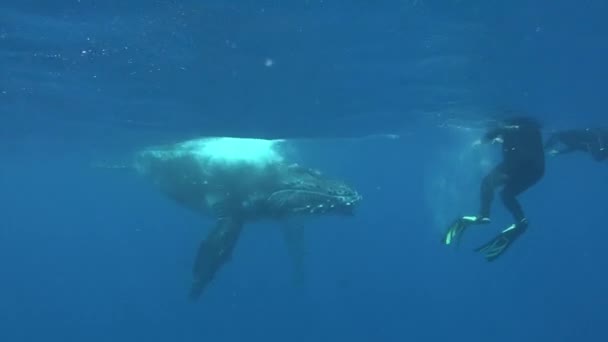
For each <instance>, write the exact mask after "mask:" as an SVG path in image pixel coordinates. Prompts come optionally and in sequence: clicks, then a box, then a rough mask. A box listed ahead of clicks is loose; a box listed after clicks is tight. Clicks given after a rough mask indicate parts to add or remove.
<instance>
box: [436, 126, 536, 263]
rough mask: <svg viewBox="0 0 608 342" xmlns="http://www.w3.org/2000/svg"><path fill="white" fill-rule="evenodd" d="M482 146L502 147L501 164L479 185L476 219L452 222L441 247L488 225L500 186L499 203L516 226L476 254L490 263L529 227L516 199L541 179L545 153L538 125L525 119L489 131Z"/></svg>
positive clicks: (466, 217) (509, 228) (467, 217)
mask: <svg viewBox="0 0 608 342" xmlns="http://www.w3.org/2000/svg"><path fill="white" fill-rule="evenodd" d="M481 142H482V143H497V142H498V143H502V145H503V146H502V154H503V161H502V162H501V163H500V164H499V165H498V166H496V167H495V168H494V169H493V170H492V171H491V172H490V173H489V174H488V175H487V176H486V177H484V179H483V181H482V184H481V208H480V212H479V216H463V217H460V218H458V219H457V220H455V222H454V223H453V224H452V225H451V226H450V227H449V229H448V232H447V234H446V235H445V237H444V240H443V243H445V244H446V245H449V244H452V243H453V242H454V241H455V240H458V238H459V237H460V235H461V234H462V233H463V232H464V230H465V228H467V227H468V226H470V225H472V224H487V223H489V222H490V207H491V204H492V200H493V198H494V191H495V190H496V188H498V187H501V186H502V187H503V188H502V191H501V197H502V201H503V203H504V205H505V207H506V208H507V209H508V210H509V212H510V213H511V215H512V216H513V218H514V219H515V224H513V225H511V226H509V227H508V228H507V229H505V230H504V231H502V232H501V233H500V234H499V235H498V236H496V237H495V238H494V239H493V240H491V241H490V242H488V243H486V244H485V245H483V246H481V247H479V248H477V249H476V250H475V251H477V252H481V253H483V254H484V256H485V258H486V260H488V261H493V260H495V259H496V258H497V257H499V256H500V255H501V254H502V253H503V252H504V251H505V250H506V249H507V247H509V245H510V244H511V243H512V242H513V241H514V240H515V239H516V238H517V237H519V235H521V233H523V232H524V231H525V230H526V228H527V227H528V220H527V218H526V216H525V214H524V211H523V209H522V207H521V205H520V204H519V202H518V200H517V196H518V195H520V194H521V193H523V192H524V191H526V190H527V189H529V188H530V187H532V186H533V185H534V184H536V183H537V182H538V181H539V180H540V179H541V178H542V177H543V176H544V173H545V153H544V148H543V139H542V133H541V131H540V125H539V124H538V122H536V121H535V120H534V119H531V118H527V117H518V118H511V119H508V120H505V121H503V123H502V124H501V125H500V126H499V127H497V128H495V129H492V130H490V131H488V132H487V133H486V134H485V135H484V137H483V139H482V140H481Z"/></svg>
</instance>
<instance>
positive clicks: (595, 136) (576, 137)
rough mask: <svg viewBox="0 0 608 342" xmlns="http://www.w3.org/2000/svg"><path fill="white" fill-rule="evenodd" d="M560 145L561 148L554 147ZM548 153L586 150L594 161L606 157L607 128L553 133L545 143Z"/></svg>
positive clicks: (607, 154)
mask: <svg viewBox="0 0 608 342" xmlns="http://www.w3.org/2000/svg"><path fill="white" fill-rule="evenodd" d="M557 145H561V148H556V146H557ZM545 149H546V150H549V154H550V155H553V156H555V155H558V154H566V153H571V152H576V151H578V152H588V153H589V154H591V156H592V157H593V159H594V160H595V161H598V162H599V161H604V160H606V159H608V130H607V129H602V128H587V129H570V130H565V131H560V132H556V133H553V134H552V135H551V136H550V137H549V139H547V142H546V143H545Z"/></svg>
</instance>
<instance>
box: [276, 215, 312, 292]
mask: <svg viewBox="0 0 608 342" xmlns="http://www.w3.org/2000/svg"><path fill="white" fill-rule="evenodd" d="M281 233H282V234H283V240H284V241H285V244H286V246H287V253H289V257H290V258H291V261H292V263H293V282H294V285H296V286H298V287H300V286H303V285H304V283H305V281H306V274H305V269H304V259H305V257H306V241H305V237H304V226H303V225H301V224H285V225H283V226H282V227H281Z"/></svg>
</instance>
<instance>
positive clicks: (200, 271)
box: [189, 217, 243, 300]
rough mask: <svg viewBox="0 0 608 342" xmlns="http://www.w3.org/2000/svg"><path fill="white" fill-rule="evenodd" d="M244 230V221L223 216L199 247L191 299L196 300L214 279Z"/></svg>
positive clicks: (193, 274)
mask: <svg viewBox="0 0 608 342" xmlns="http://www.w3.org/2000/svg"><path fill="white" fill-rule="evenodd" d="M242 230H243V222H242V221H241V220H240V219H238V218H234V217H226V218H221V219H219V220H218V221H217V223H216V225H215V228H213V230H212V231H211V233H210V234H209V236H207V238H206V239H205V240H203V241H202V242H201V244H200V246H199V248H198V252H197V254H196V258H195V260H194V267H193V269H192V276H193V279H192V286H191V288H190V295H189V297H190V299H191V300H196V299H198V297H200V295H201V294H202V293H203V291H204V289H205V287H207V285H208V284H209V283H210V282H211V281H212V280H213V278H214V276H215V274H216V273H217V272H218V270H219V269H220V268H221V267H222V266H223V265H224V264H225V263H227V262H228V261H229V260H230V257H231V255H232V251H233V250H234V247H235V246H236V243H237V241H238V239H239V236H240V235H241V231H242Z"/></svg>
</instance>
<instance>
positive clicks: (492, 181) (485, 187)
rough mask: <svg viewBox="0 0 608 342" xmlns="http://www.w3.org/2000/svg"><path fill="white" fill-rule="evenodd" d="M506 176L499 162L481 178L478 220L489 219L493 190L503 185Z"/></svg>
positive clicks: (502, 165)
mask: <svg viewBox="0 0 608 342" xmlns="http://www.w3.org/2000/svg"><path fill="white" fill-rule="evenodd" d="M507 178H508V177H507V173H506V172H505V166H504V164H499V165H498V166H497V167H495V168H494V169H493V170H492V171H491V172H490V173H489V174H488V175H487V176H485V177H484V178H483V180H482V182H481V189H480V190H481V193H480V200H481V204H480V209H479V217H478V219H479V220H482V221H483V220H486V221H489V219H490V209H491V207H492V201H493V200H494V191H495V190H496V188H497V187H499V186H502V185H504V184H505V182H506V181H507Z"/></svg>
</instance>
